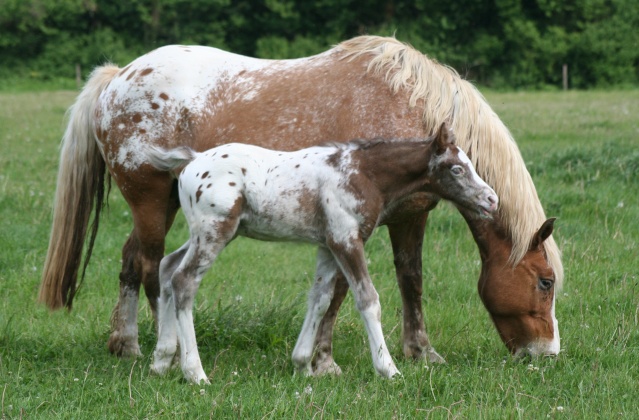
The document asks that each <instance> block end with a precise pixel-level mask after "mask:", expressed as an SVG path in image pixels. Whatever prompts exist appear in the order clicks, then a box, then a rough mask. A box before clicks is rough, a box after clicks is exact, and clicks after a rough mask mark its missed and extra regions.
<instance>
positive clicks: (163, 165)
mask: <svg viewBox="0 0 639 420" xmlns="http://www.w3.org/2000/svg"><path fill="white" fill-rule="evenodd" d="M145 152H146V157H147V162H148V163H150V164H151V166H153V167H154V168H155V169H159V170H160V171H165V172H171V171H174V170H175V169H177V168H179V167H180V166H184V165H187V164H188V163H189V162H190V161H192V160H193V159H195V156H197V153H196V152H195V150H193V149H191V148H190V147H186V146H180V147H176V148H175V149H171V150H164V149H162V148H160V147H156V146H149V147H148V148H147V149H146V151H145Z"/></svg>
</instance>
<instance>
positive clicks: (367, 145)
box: [317, 136, 434, 150]
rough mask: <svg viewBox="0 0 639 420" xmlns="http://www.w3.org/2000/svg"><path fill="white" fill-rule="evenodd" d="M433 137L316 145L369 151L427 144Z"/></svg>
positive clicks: (378, 138) (332, 142)
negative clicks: (409, 144) (380, 147)
mask: <svg viewBox="0 0 639 420" xmlns="http://www.w3.org/2000/svg"><path fill="white" fill-rule="evenodd" d="M433 139H434V136H430V137H427V138H416V137H407V138H384V137H376V138H373V139H353V140H349V141H347V142H335V141H329V142H326V143H321V144H318V145H317V147H332V148H336V149H338V150H369V149H373V148H375V147H378V146H383V145H389V144H394V145H403V144H407V143H416V144H421V143H429V142H431V141H433Z"/></svg>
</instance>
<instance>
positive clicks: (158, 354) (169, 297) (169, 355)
mask: <svg viewBox="0 0 639 420" xmlns="http://www.w3.org/2000/svg"><path fill="white" fill-rule="evenodd" d="M188 247H189V242H187V243H185V244H184V245H182V247H181V248H180V249H178V250H177V251H175V252H173V253H172V254H169V255H167V256H166V257H164V258H163V259H162V262H161V263H160V299H158V342H157V345H156V346H155V351H154V352H153V364H152V366H151V370H152V371H153V372H154V373H157V374H159V375H162V374H164V373H165V372H166V371H167V370H168V369H169V368H170V367H171V365H172V362H173V357H174V356H175V353H176V350H177V325H176V324H177V319H176V311H175V304H174V301H173V287H172V284H171V278H172V277H173V273H175V270H177V268H178V266H179V265H180V263H181V262H182V259H183V258H184V255H185V254H186V251H187V249H188Z"/></svg>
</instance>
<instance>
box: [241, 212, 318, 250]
mask: <svg viewBox="0 0 639 420" xmlns="http://www.w3.org/2000/svg"><path fill="white" fill-rule="evenodd" d="M309 219H310V218H309V217H306V215H303V214H301V213H300V212H294V213H284V212H271V213H269V214H268V215H263V214H250V213H249V214H245V215H243V217H242V221H241V222H240V226H239V228H238V235H240V236H245V237H247V238H253V239H259V240H261V241H286V242H289V241H290V242H307V243H316V244H317V243H322V242H323V241H322V235H321V233H320V231H319V229H318V228H317V227H316V225H315V223H313V221H312V220H309Z"/></svg>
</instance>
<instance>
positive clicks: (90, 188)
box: [38, 65, 120, 309]
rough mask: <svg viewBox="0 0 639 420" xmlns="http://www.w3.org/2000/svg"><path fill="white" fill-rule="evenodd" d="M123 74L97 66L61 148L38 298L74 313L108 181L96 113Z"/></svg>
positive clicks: (72, 112)
mask: <svg viewBox="0 0 639 420" xmlns="http://www.w3.org/2000/svg"><path fill="white" fill-rule="evenodd" d="M119 70H120V69H119V68H118V67H116V66H113V65H105V66H102V67H98V68H96V69H95V70H94V71H93V73H91V77H90V78H89V80H88V81H87V83H86V85H85V86H84V89H82V92H81V93H80V95H79V96H78V98H77V99H76V101H75V103H74V104H73V105H72V106H71V108H69V111H68V115H69V123H68V125H67V129H66V131H65V133H64V137H63V139H62V146H61V150H60V167H59V169H58V181H57V186H56V193H55V201H54V204H53V225H52V227H51V237H50V239H49V249H48V251H47V258H46V261H45V263H44V270H43V273H42V284H41V285H40V294H39V296H38V301H40V302H42V303H44V304H46V305H47V306H48V307H49V308H51V309H58V308H60V307H62V306H63V305H65V306H67V307H68V308H69V309H71V305H72V303H73V297H74V295H75V292H76V290H77V289H76V283H77V278H78V270H79V267H80V262H81V259H82V248H83V246H84V242H85V239H86V236H87V228H88V225H89V218H90V215H91V212H92V211H93V208H95V216H94V218H93V223H92V225H91V235H90V238H89V244H88V246H87V250H86V256H85V258H84V267H83V270H82V278H84V273H85V271H86V267H87V265H88V263H89V259H90V258H91V251H92V250H93V244H94V242H95V237H96V234H97V232H98V224H99V218H100V211H101V210H102V206H103V203H104V199H105V188H104V184H105V178H106V177H107V175H106V165H105V162H104V159H103V158H102V155H101V154H100V150H99V149H98V145H97V140H96V137H95V127H94V119H93V114H94V111H95V106H96V103H97V100H98V97H99V96H100V93H101V92H102V91H103V90H104V88H105V87H106V86H107V84H108V83H109V82H110V81H111V79H113V77H114V76H115V74H116V73H117V72H118V71H119ZM109 185H110V182H109ZM107 193H108V190H107Z"/></svg>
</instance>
